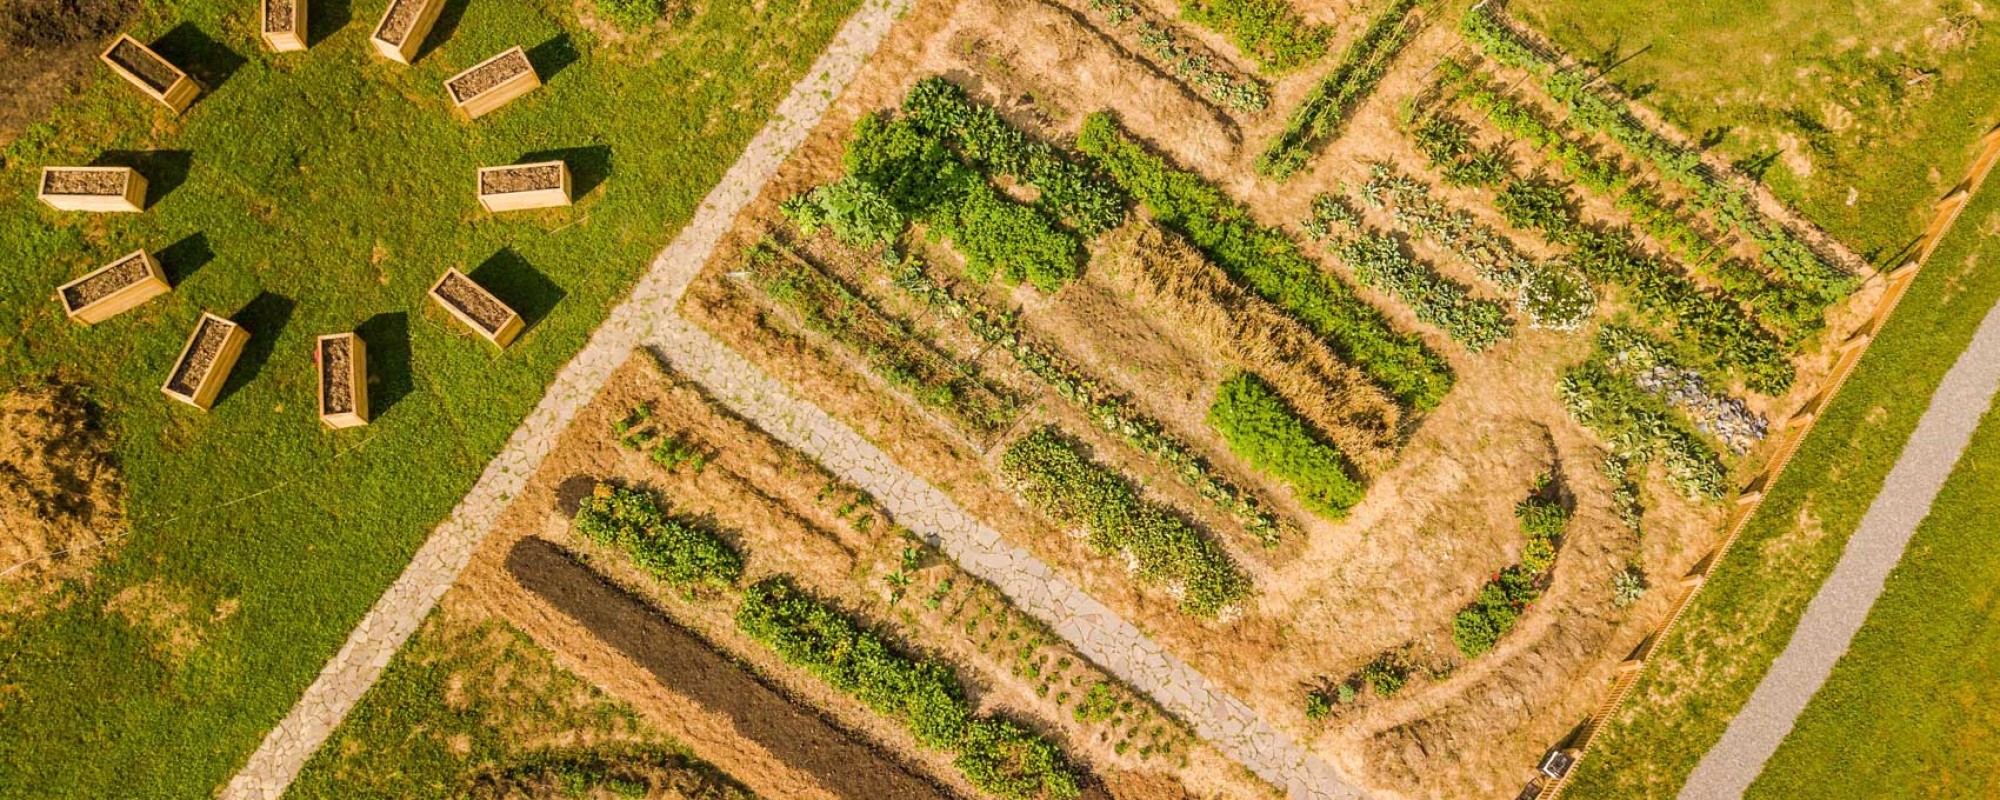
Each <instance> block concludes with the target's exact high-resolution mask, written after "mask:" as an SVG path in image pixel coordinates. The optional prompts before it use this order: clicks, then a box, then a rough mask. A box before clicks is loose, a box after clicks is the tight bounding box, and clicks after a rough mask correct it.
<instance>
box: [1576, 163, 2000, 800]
mask: <svg viewBox="0 0 2000 800" xmlns="http://www.w3.org/2000/svg"><path fill="white" fill-rule="evenodd" d="M1996 227H2000V190H1996V187H1994V186H1988V187H1986V189H1985V190H1984V191H1982V192H1980V193H1979V194H1978V195H1977V196H1976V197H1974V198H1973V201H1972V205H1971V206H1970V207H1968V208H1967V209H1966V210H1965V212H1964V214H1963V215H1962V216H1961V217H1960V219H1959V221H1958V225H1957V227H1955V228H1953V230H1952V233H1951V235H1949V236H1948V237H1946V238H1945V240H1944V242H1943V243H1942V244H1941V245H1940V246H1939V248H1938V250H1937V252H1936V253H1935V254H1934V255H1933V256H1932V257H1931V261H1930V264H1929V266H1927V267H1926V268H1925V269H1924V271H1923V272H1922V273H1921V274H1920V275H1919V276H1918V278H1917V282H1916V284H1915V285H1913V286H1912V287H1911V289H1910V293H1909V294H1908V295H1907V296H1906V297H1905V298H1904V299H1903V301H1902V304H1901V305H1900V306H1899V307H1898V308H1897V310H1896V314H1895V316H1894V317H1893V318H1891V319H1890V321H1889V324H1888V326H1887V327H1885V328H1884V329H1883V331H1882V333H1881V334H1880V335H1879V336H1877V337H1876V340H1875V343H1874V344H1873V345H1872V346H1871V347H1869V349H1868V353H1867V355H1866V356H1864V357H1863V359H1862V361H1861V364H1860V366H1859V367H1857V368H1856V370H1855V372H1854V376H1853V377H1852V378H1850V379H1849V380H1848V381H1847V384H1846V386H1845V387H1844V388H1842V389H1841V390H1840V394H1839V396H1838V397H1836V398H1835V400H1834V402H1833V403H1832V405H1831V406H1829V407H1828V408H1827V410H1826V411H1825V413H1824V414H1822V415H1821V417H1820V420H1819V423H1818V424H1817V425H1816V426H1815V428H1814V429H1813V433H1812V435H1811V437H1809V438H1808V439H1807V440H1806V442H1805V444H1804V445H1803V446H1802V447H1800V449H1799V452H1798V455H1797V456H1796V457H1795V458H1793V459H1792V462H1791V465H1790V466H1789V467H1788V468H1787V469H1786V470H1785V474H1784V477H1783V478H1782V479H1780V480H1779V481H1778V482H1777V483H1776V484H1775V485H1774V486H1772V487H1771V491H1770V493H1769V495H1768V496H1767V497H1766V498H1765V500H1764V504H1763V506H1762V507H1761V508H1760V509H1759V511H1758V513H1757V516H1756V518H1755V519H1753V520H1752V521H1751V522H1750V524H1749V526H1748V527H1747V528H1745V530H1744V531H1743V535H1742V538H1741V539H1740V540H1739V541H1738V542H1737V543H1736V546H1735V547H1734V548H1733V549H1731V550H1730V552H1729V557H1728V558H1727V559H1726V560H1724V561H1723V562H1722V564H1721V565H1720V567H1719V569H1717V570H1716V571H1715V572H1714V574H1713V575H1712V576H1711V577H1710V578H1709V580H1708V585H1707V588H1705V589H1703V590H1702V593H1701V596H1700V597H1699V598H1697V600H1696V602H1695V604H1694V605H1693V606H1692V607H1690V608H1689V609H1688V611H1687V613H1686V616H1684V617H1683V618H1682V620H1681V623H1680V625H1678V626H1677V627H1676V628H1675V630H1674V633H1673V636H1671V637H1670V638H1668V639H1667V640H1666V641H1665V642H1664V643H1663V644H1662V646H1661V647H1660V649H1659V651H1658V653H1657V654H1656V655H1654V656H1653V664H1652V665H1651V667H1650V668H1649V669H1648V670H1647V671H1646V675H1645V677H1644V678H1642V679H1641V680H1640V682H1639V684H1638V685H1637V686H1635V687H1634V688H1633V692H1632V695H1631V697H1630V698H1629V699H1628V700H1627V701H1626V703H1625V705H1624V707H1623V708H1622V709H1621V710H1620V711H1619V713H1618V714H1617V715H1616V716H1615V717H1614V718H1612V719H1611V720H1610V724H1609V726H1608V727H1607V728H1606V729H1605V731H1604V733H1603V738H1601V739H1599V740H1598V742H1597V744H1596V745H1595V746H1594V747H1592V748H1591V751H1590V757H1589V758H1587V759H1585V760H1584V761H1583V763H1582V764H1580V765H1579V766H1578V768H1577V772H1576V775H1575V777H1574V778H1573V779H1572V783H1571V787H1570V790H1569V792H1568V793H1567V796H1568V797H1570V798H1573V799H1574V800H1585V799H1595V798H1602V799H1603V800H1611V799H1612V798H1616V799H1617V800H1638V799H1639V798H1667V797H1672V796H1674V795H1675V793H1676V792H1678V791H1679V789H1680V786H1681V784H1682V783H1683V782H1685V781H1686V780H1687V776H1688V773H1690V772H1691V771H1693V769H1694V765H1695V764H1696V762H1698V761H1700V759H1701V756H1702V754H1703V753H1705V752H1707V750H1708V748H1709V747H1710V746H1712V745H1714V744H1715V742H1716V740H1718V739H1720V738H1721V737H1722V732H1723V730H1724V729H1725V728H1726V727H1727V726H1728V724H1729V718H1730V717H1731V716H1733V715H1734V714H1735V713H1736V712H1737V710H1738V709H1740V708H1742V706H1743V703H1744V702H1745V701H1746V700H1748V699H1749V697H1750V693H1751V692H1752V691H1754V690H1755V689H1756V687H1757V683H1758V682H1759V681H1761V680H1762V679H1763V677H1764V673H1765V672H1766V671H1768V670H1769V669H1770V665H1771V661H1772V659H1774V658H1776V657H1777V655H1778V653H1779V652H1781V651H1783V650H1784V647H1785V643H1786V641H1788V640H1789V639H1790V638H1791V635H1792V631H1793V630H1794V629H1795V628H1796V627H1797V626H1798V621H1799V617H1800V615H1801V614H1803V613H1804V611H1805V606H1806V603H1807V602H1809V601H1810V600H1811V599H1812V596H1813V594H1814V593H1815V592H1817V591H1818V590H1819V586H1820V583H1821V582H1823V581H1824V580H1825V579H1826V576H1827V574H1828V573H1830V572H1832V570H1833V565H1834V563H1835V562H1837V561H1838V560H1839V559H1840V553H1841V550H1842V548H1843V547H1845V545H1846V543H1847V538H1848V537H1849V536H1850V535H1852V534H1853V533H1854V530H1855V528H1856V527H1857V526H1859V524H1860V522H1861V517H1862V515H1863V514H1865V513H1866V512H1867V510H1868V506H1869V504H1870V503H1871V502H1873V501H1874V499H1875V494H1876V492H1878V491H1879V490H1880V489H1881V487H1882V483H1883V481H1884V480H1885V479H1886V478H1887V476H1888V473H1889V469H1890V467H1891V466H1892V465H1894V464H1895V461H1896V457H1897V455H1898V454H1899V453H1900V452H1901V451H1902V448H1903V444H1904V443H1905V442H1907V441H1909V438H1910V434H1911V432H1913V431H1915V430H1916V426H1917V420H1918V418H1919V417H1921V416H1922V415H1923V412H1924V409H1925V407H1926V406H1927V405H1928V403H1929V402H1930V398H1931V395H1932V393H1933V392H1935V391H1936V389H1937V386H1938V384H1939V382H1940V381H1942V380H1943V378H1944V373H1945V371H1946V370H1947V369H1949V368H1950V367H1951V365H1952V363H1953V362H1954V361H1955V360H1956V359H1957V358H1958V355H1959V353H1960V352H1962V351H1963V350H1964V349H1965V346H1966V344H1967V343H1968V342H1970V341H1971V340H1972V335H1973V332H1974V331H1975V330H1976V329H1977V328H1978V326H1979V322H1980V319H1981V318H1982V317H1984V316H1985V314H1986V311H1987V309H1989V308H1991V307H1992V305H1993V304H1994V303H1995V302H1996V301H2000V270H1996V269H1994V268H1993V266H1994V263H1995V262H1996V261H2000V237H1995V236H1993V235H1992V233H1991V231H1993V230H1995V229H1996ZM1935 596H1938V595H1934V597H1935ZM1923 744H1924V743H1923V742H1909V743H1908V746H1910V747H1921V746H1923ZM1940 746H1944V745H1940ZM1867 761H1868V762H1869V763H1870V764H1873V763H1875V762H1876V759H1875V758H1874V757H1873V756H1872V755H1871V756H1870V757H1869V758H1868V759H1867ZM1857 768H1865V767H1857Z"/></svg>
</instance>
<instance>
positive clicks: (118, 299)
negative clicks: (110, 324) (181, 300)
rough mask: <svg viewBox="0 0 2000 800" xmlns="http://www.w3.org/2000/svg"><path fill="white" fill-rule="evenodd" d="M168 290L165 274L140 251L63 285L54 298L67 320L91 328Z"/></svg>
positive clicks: (170, 287) (158, 265) (148, 256)
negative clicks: (90, 326)
mask: <svg viewBox="0 0 2000 800" xmlns="http://www.w3.org/2000/svg"><path fill="white" fill-rule="evenodd" d="M172 289H173V287H172V286H171V285H169V284H168V283H167V275H166V273H165V272H162V271H161V270H160V262H158V261H154V260H153V257H152V255H150V254H148V253H147V252H146V251H144V250H134V251H132V252H131V253H127V254H126V255H125V257H124V258H120V259H118V260H117V261H113V262H111V263H109V264H106V265H104V266H102V267H98V268H97V269H94V270H91V272H90V274H88V275H85V276H83V277H81V278H77V279H76V280H73V281H70V282H69V283H65V284H63V285H62V288H60V289H57V290H56V297H57V298H58V299H60V300H62V304H63V313H65V314H68V315H69V318H70V319H73V320H76V321H77V322H81V323H83V324H85V325H93V324H96V323H99V322H103V321H105V320H107V319H110V318H112V317H115V316H118V315H119V314H123V313H125V312H126V311H128V310H130V309H131V308H133V307H134V306H137V305H139V304H140V303H144V302H146V301H147V300H151V299H153V298H155V297H158V296H160V295H163V294H166V293H167V292H168V291H170V290H172Z"/></svg>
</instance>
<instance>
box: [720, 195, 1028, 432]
mask: <svg viewBox="0 0 2000 800" xmlns="http://www.w3.org/2000/svg"><path fill="white" fill-rule="evenodd" d="M802 229H803V226H802ZM747 255H748V257H747V259H746V260H747V262H748V263H747V270H746V272H747V273H748V277H749V280H750V282H751V283H752V284H754V285H756V286H757V287H758V288H759V289H761V290H763V292H764V294H765V295H766V296H768V297H770V298H771V299H772V300H774V301H776V302H777V303H778V304H779V305H781V306H783V307H784V308H787V309H790V310H791V312H792V313H793V314H795V315H797V316H798V318H799V319H800V320H801V321H802V322H803V324H804V325H805V327H806V328H807V329H808V330H812V331H816V332H819V333H821V334H823V335H825V336H827V337H828V338H830V339H832V340H834V341H836V342H839V343H840V344H841V345H843V346H845V347H847V348H849V349H851V350H853V351H854V352H855V353H856V354H858V355H860V356H861V358H862V360H863V361H865V362H867V364H868V367H869V369H871V370H873V371H874V372H875V374H876V375H878V376H880V377H881V378H882V380H883V381H885V382H887V383H888V384H889V385H891V386H894V387H896V388H897V389H898V390H901V391H902V392H904V393H906V394H908V395H909V396H910V397H911V398H913V399H914V400H916V402H917V403H918V404H919V405H921V406H923V407H924V408H927V409H930V410H931V411H934V412H937V413H939V414H942V415H944V416H946V417H947V418H949V419H951V420H952V421H953V422H954V423H956V424H957V425H959V426H960V427H961V428H962V429H964V430H965V431H966V432H967V433H968V434H969V435H970V436H971V437H972V438H973V439H974V440H975V441H980V442H985V441H988V440H990V439H992V437H994V436H996V435H998V434H1000V433H1001V432H1002V431H1004V430H1006V428H1007V427H1008V426H1009V425H1012V424H1013V422H1014V420H1015V419H1016V418H1018V417H1019V416H1020V411H1021V406H1020V400H1019V398H1017V397H1015V396H1014V394H1013V392H1011V391H1009V390H1008V389H1007V388H1006V387H1004V386H1002V385H1000V384H999V383H997V382H995V381H993V380H991V379H989V378H988V377H986V376H985V375H983V374H981V371H980V369H979V368H978V367H977V366H976V365H973V364H970V363H967V362H965V361H962V360H960V359H957V358H954V357H952V356H950V355H948V354H946V353H943V352H940V351H938V350H937V349H936V348H935V347H932V346H931V345H930V344H929V343H928V342H926V341H924V340H923V339H922V338H920V337H918V336H916V335H915V334H914V333H912V332H911V331H910V329H909V327H908V326H907V325H905V324H904V323H903V322H902V321H901V320H897V319H895V318H893V317H891V316H889V315H888V314H887V313H885V312H883V311H882V310H881V309H879V308H877V307H876V306H875V304H874V303H872V302H870V301H869V300H868V298H866V297H863V296H862V295H861V294H860V293H859V292H856V291H855V290H853V289H852V288H849V287H848V286H847V285H846V284H845V283H843V282H841V281H840V280H839V279H838V278H835V277H834V276H832V275H829V274H827V273H826V272H824V271H822V270H821V269H820V268H819V267H817V266H815V265H814V264H812V263H811V262H809V261H807V260H806V259H805V258H804V257H802V256H800V255H799V254H798V253H797V252H795V251H793V250H792V249H791V247H789V246H788V245H786V244H784V243H783V242H780V241H778V240H776V239H771V238H766V239H765V240H763V241H761V242H758V243H757V244H755V245H752V246H750V248H749V249H748V254H747Z"/></svg>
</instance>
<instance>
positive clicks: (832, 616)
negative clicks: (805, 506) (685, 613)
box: [575, 484, 1082, 800]
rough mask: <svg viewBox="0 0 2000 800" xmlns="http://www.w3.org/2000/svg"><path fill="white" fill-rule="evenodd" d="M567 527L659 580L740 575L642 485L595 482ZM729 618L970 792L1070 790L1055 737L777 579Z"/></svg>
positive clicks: (703, 580) (728, 551) (1038, 799)
mask: <svg viewBox="0 0 2000 800" xmlns="http://www.w3.org/2000/svg"><path fill="white" fill-rule="evenodd" d="M575 529H576V531H577V533H578V534H580V535H582V536H583V537H584V538H586V539H589V540H590V541H592V542H596V543H597V544H599V545H602V546H604V547H608V548H611V549H614V550H617V551H620V552H623V553H624V554H626V555H627V556H628V557H630V558H631V559H632V560H633V562H634V563H636V564H638V565H639V566H640V567H641V568H642V569H644V570H645V571H646V572H647V573H648V574H649V575H651V576H652V577H653V578H654V579H655V580H658V581H659V582H661V583H663V584H665V585H667V586H670V587H676V588H688V587H692V586H694V585H698V584H706V585H710V586H714V587H728V586H732V585H734V584H735V583H736V581H738V580H739V579H741V577H742V575H743V557H742V556H741V554H739V553H738V552H737V551H736V550H735V549H734V548H732V547H731V546H730V545H729V544H728V543H727V542H725V541H724V540H723V539H722V538H721V537H719V536H717V535H715V534H714V533H711V532H709V531H707V530H705V529H703V528H702V527H700V526H698V525H696V524H694V523H692V522H688V521H685V520H682V519H679V518H677V517H674V516H672V515H670V514H668V513H667V512H666V511H664V510H663V509H661V508H660V506H659V504H658V502H657V501H656V500H655V499H654V498H653V496H652V495H651V494H649V493H647V492H644V491H642V490H638V489H629V488H624V487H618V486H614V485H611V484H599V486H598V487H597V489H596V490H595V491H594V492H593V493H592V494H591V496H589V497H587V498H585V499H584V501H583V502H582V504H581V505H580V507H579V508H578V510H577V515H576V521H575ZM736 625H737V628H738V629H740V630H741V631H743V633H744V634H746V635H748V636H749V637H750V638H752V639H755V640H757V641H758V642H761V643H762V644H764V645H765V646H767V647H770V648H771V649H772V650H773V651H774V652H776V653H777V654H778V656H779V657H780V658H782V659H783V660H784V661H785V662H786V663H788V664H791V665H793V666H796V667H800V668H802V669H804V670H805V671H807V672H809V673H811V674H812V675H814V676H815V677H817V678H819V679H821V680H823V681H825V682H826V683H827V684H829V685H831V686H833V687H834V688H835V689H838V690H840V691H841V692H843V693H846V694H848V695H850V696H852V697H854V698H855V699H857V700H859V701H861V702H862V703H863V704H865V705H867V706H868V707H869V708H871V709H873V710H875V711H876V712H877V713H880V714H883V715H885V716H888V717H891V718H894V719H897V720H900V721H901V722H902V723H903V724H904V726H905V727H906V728H908V730H909V731H910V734H911V735H912V736H913V737H914V738H915V739H916V740H917V742H918V743H919V744H921V745H923V746H924V747H928V748H931V749H935V750H941V751H945V752H949V753H953V754H954V758H953V765H954V766H956V767H957V768H958V769H959V771H960V772H962V773H963V774H964V775H965V777H966V780H968V781H969V782H971V783H972V785H974V786H976V787H978V788H979V789H980V790H981V791H984V792H988V793H991V794H993V795H995V796H998V797H1003V798H1009V800H1045V799H1047V798H1074V797H1078V796H1080V795H1081V794H1082V786H1081V779H1080V777H1079V775H1078V774H1077V772H1076V771H1075V769H1074V768H1072V767H1071V766H1070V765H1069V763H1068V762H1067V760H1066V759H1065V758H1064V757H1063V755H1062V751H1061V749H1060V748H1059V747H1057V745H1056V743H1055V742H1053V741H1051V740H1050V739H1048V738H1047V737H1044V736H1042V735H1040V734H1038V733H1036V732H1035V731H1033V730H1031V729H1029V728H1028V727H1026V726H1024V725H1022V724H1020V723H1018V722H1015V721H1013V720H1010V719H1007V718H1004V717H998V716H981V715H979V714H978V713H977V712H976V710H975V708H974V706H973V703H972V702H971V701H970V700H969V699H968V698H966V696H965V690H964V688H963V687H962V686H961V685H960V683H959V679H958V675H957V672H956V671H955V670H954V669H953V668H952V667H951V665H950V664H948V663H945V662H943V661H939V660H935V659H926V658H922V657H918V656H915V655H911V654H910V653H908V652H906V651H904V650H903V649H902V648H899V647H898V646H896V645H895V644H893V643H891V642H890V641H888V640H887V639H885V638H884V637H882V636H881V635H879V634H877V633H876V632H874V631H872V630H870V629H869V628H868V627H867V626H866V625H865V624H863V623H862V622H860V621H859V620H857V619H855V618H854V617H852V616H851V615H849V614H847V613H846V612H844V611H842V610H841V609H839V608H837V607H835V606H834V605H833V604H831V603H829V602H827V601H825V600H822V599H820V598H817V597H814V596H813V595H811V594H810V593H807V592H805V591H803V590H801V589H799V588H798V587H797V586H795V585H793V584H792V582H791V581H790V579H788V578H786V577H784V576H776V577H772V578H767V579H765V580H763V581H760V582H758V583H756V584H754V585H752V586H751V587H750V588H749V589H748V590H746V591H745V592H744V594H743V598H742V603H741V605H740V606H738V609H737V612H736Z"/></svg>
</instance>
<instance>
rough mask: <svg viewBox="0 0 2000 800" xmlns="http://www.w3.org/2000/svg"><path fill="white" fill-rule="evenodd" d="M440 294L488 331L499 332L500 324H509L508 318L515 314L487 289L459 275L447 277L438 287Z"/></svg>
mask: <svg viewBox="0 0 2000 800" xmlns="http://www.w3.org/2000/svg"><path fill="white" fill-rule="evenodd" d="M438 294H440V295H443V296H444V299H445V301H446V302H449V303H451V304H452V305H454V306H458V310H460V311H463V312H465V313H466V315H467V316H469V317H472V319H473V320H474V321H476V322H478V323H479V324H480V326H481V327H484V328H485V329H486V332H487V333H496V332H498V331H499V330H500V326H502V325H505V324H507V320H508V319H509V318H511V317H513V316H514V312H513V311H510V310H508V308H507V307H506V306H504V305H501V304H500V301H498V300H495V299H493V295H490V294H487V293H486V290H485V289H482V288H480V287H479V285H478V284H476V283H473V282H472V281H470V280H466V279H464V278H460V277H459V276H457V275H452V276H449V277H447V278H445V280H444V284H443V285H440V286H439V287H438Z"/></svg>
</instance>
